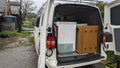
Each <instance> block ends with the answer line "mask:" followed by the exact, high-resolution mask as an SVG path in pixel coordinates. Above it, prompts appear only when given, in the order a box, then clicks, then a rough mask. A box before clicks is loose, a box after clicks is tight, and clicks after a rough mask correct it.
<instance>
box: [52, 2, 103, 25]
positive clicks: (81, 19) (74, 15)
mask: <svg viewBox="0 0 120 68" xmlns="http://www.w3.org/2000/svg"><path fill="white" fill-rule="evenodd" d="M73 10H74V11H73ZM57 21H60V22H63V21H66V22H77V24H80V23H87V24H88V25H98V24H101V23H102V22H101V16H100V13H99V11H98V9H97V8H95V7H91V6H86V5H76V4H65V5H58V6H56V8H55V13H54V22H57Z"/></svg>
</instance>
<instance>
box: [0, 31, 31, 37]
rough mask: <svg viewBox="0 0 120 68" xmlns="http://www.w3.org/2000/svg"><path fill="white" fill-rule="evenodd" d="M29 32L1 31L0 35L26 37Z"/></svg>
mask: <svg viewBox="0 0 120 68" xmlns="http://www.w3.org/2000/svg"><path fill="white" fill-rule="evenodd" d="M29 35H30V33H29V32H25V31H23V32H21V33H17V32H13V31H2V32H0V37H1V38H7V37H26V36H29Z"/></svg>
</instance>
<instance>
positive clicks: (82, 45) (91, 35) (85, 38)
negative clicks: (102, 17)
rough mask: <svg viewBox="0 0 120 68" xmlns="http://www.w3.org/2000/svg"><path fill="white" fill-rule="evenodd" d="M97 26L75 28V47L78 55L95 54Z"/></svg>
mask: <svg viewBox="0 0 120 68" xmlns="http://www.w3.org/2000/svg"><path fill="white" fill-rule="evenodd" d="M98 33H99V28H98V26H77V46H76V51H77V52H78V53H79V54H88V53H95V52H97V50H98V49H97V48H98Z"/></svg>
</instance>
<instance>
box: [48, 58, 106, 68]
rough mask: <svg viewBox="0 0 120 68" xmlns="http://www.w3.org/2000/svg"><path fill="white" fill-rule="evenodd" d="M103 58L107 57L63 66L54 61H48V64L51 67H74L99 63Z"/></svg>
mask: <svg viewBox="0 0 120 68" xmlns="http://www.w3.org/2000/svg"><path fill="white" fill-rule="evenodd" d="M103 60H105V58H102V59H98V60H92V61H89V62H84V63H77V64H71V65H61V66H57V65H56V63H55V64H54V63H52V62H53V61H51V62H50V61H49V62H46V64H47V66H48V67H49V68H74V67H81V66H86V65H92V64H96V63H99V62H101V61H103Z"/></svg>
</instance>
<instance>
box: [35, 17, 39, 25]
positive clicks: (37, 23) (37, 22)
mask: <svg viewBox="0 0 120 68" xmlns="http://www.w3.org/2000/svg"><path fill="white" fill-rule="evenodd" d="M39 23H40V17H38V18H37V21H36V27H39Z"/></svg>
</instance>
